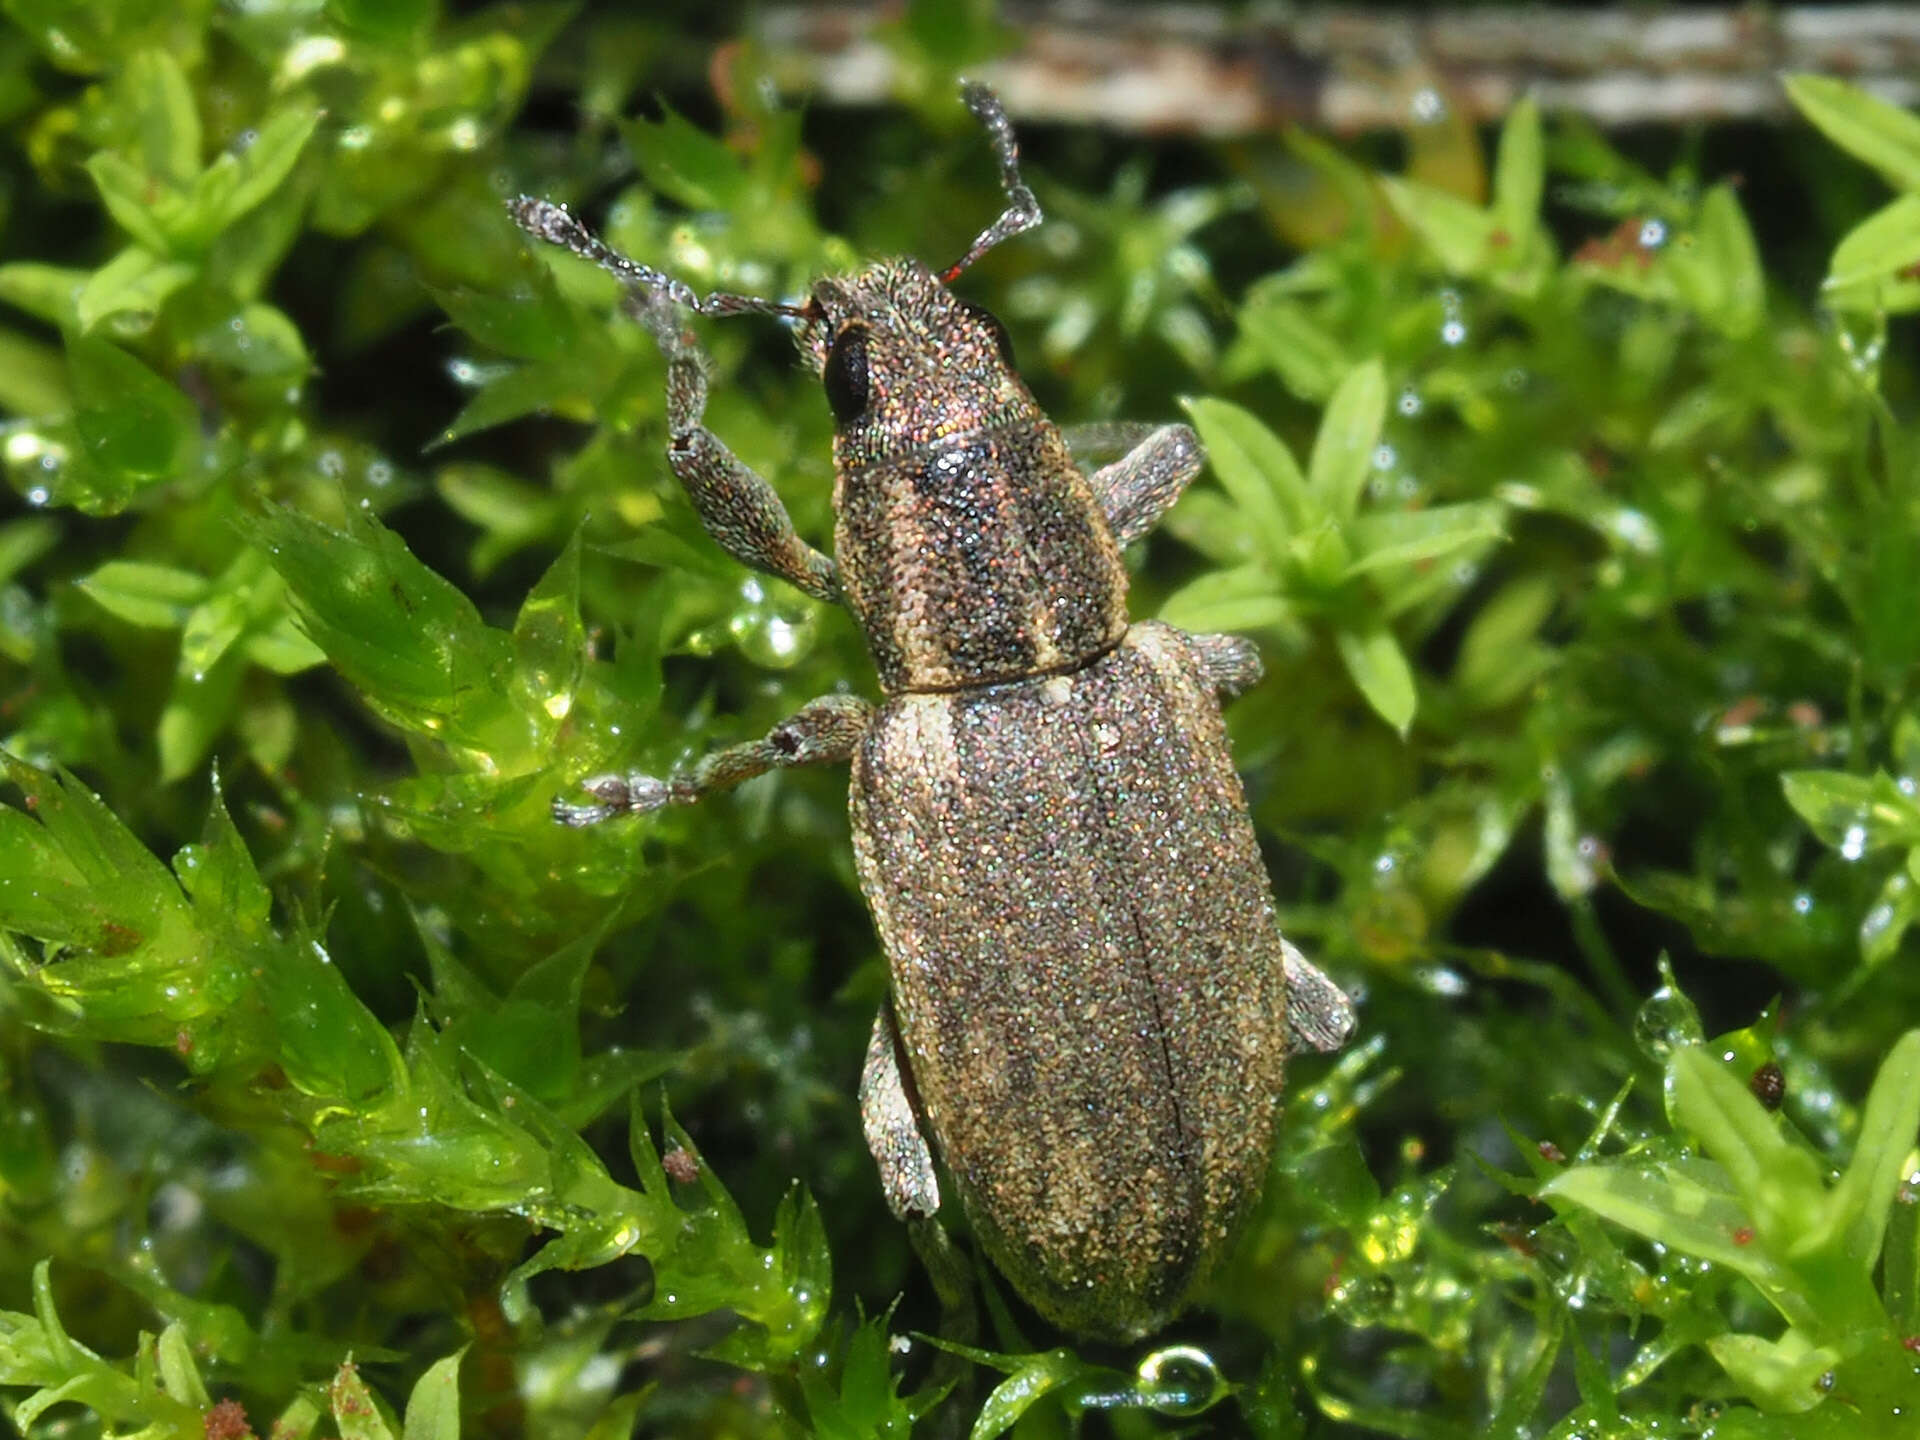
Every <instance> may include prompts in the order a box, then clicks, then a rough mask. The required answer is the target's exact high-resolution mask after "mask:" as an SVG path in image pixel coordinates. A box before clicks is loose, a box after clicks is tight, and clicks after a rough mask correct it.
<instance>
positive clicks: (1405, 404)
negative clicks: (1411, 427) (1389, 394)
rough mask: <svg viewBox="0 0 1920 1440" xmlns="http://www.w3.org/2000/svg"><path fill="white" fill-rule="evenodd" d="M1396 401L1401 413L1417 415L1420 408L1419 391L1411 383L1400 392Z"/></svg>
mask: <svg viewBox="0 0 1920 1440" xmlns="http://www.w3.org/2000/svg"><path fill="white" fill-rule="evenodd" d="M1396 403H1397V405H1398V408H1399V411H1400V413H1401V414H1402V415H1418V414H1419V413H1420V411H1421V408H1422V406H1421V400H1420V392H1419V391H1417V390H1415V389H1414V388H1413V387H1412V386H1411V385H1409V386H1407V387H1406V388H1405V389H1404V390H1402V391H1401V392H1400V399H1399V400H1398V401H1397V402H1396Z"/></svg>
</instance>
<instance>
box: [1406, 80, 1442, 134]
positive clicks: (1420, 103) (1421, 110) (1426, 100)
mask: <svg viewBox="0 0 1920 1440" xmlns="http://www.w3.org/2000/svg"><path fill="white" fill-rule="evenodd" d="M1407 108H1408V109H1409V110H1411V111H1412V112H1413V118H1414V120H1415V121H1416V122H1418V123H1419V124H1421V125H1437V124H1438V123H1439V122H1440V121H1442V120H1444V119H1446V118H1447V102H1446V101H1445V100H1443V99H1441V98H1440V92H1439V91H1438V90H1436V89H1434V88H1433V87H1432V86H1431V85H1423V86H1421V87H1420V88H1419V89H1418V90H1416V91H1414V92H1413V98H1412V100H1410V101H1409V102H1408V104H1407Z"/></svg>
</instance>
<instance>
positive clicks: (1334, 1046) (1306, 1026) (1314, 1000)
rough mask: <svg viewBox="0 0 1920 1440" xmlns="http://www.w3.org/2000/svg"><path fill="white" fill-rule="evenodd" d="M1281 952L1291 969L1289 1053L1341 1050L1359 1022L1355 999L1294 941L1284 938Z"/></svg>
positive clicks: (1288, 1009) (1288, 971)
mask: <svg viewBox="0 0 1920 1440" xmlns="http://www.w3.org/2000/svg"><path fill="white" fill-rule="evenodd" d="M1280 953H1281V954H1282V955H1283V956H1284V957H1285V965H1286V971H1287V1053H1288V1054H1290V1055H1297V1054H1299V1053H1300V1051H1302V1050H1318V1051H1319V1052H1321V1053H1322V1054H1323V1055H1324V1054H1328V1053H1331V1052H1332V1051H1335V1050H1338V1049H1339V1048H1340V1047H1341V1046H1342V1045H1345V1044H1346V1043H1347V1038H1348V1037H1349V1036H1350V1035H1352V1034H1353V1027H1354V1025H1355V1024H1357V1023H1358V1017H1356V1016H1355V1015H1354V1013H1353V1002H1352V1001H1351V1000H1349V999H1348V998H1347V994H1346V991H1344V990H1342V989H1341V988H1340V987H1339V986H1338V985H1336V984H1334V983H1333V981H1331V980H1329V979H1328V978H1327V977H1326V973H1325V972H1324V971H1322V970H1321V969H1319V968H1318V967H1317V966H1315V965H1314V964H1313V962H1312V961H1310V960H1308V959H1307V957H1306V956H1304V955H1302V954H1301V953H1300V952H1299V951H1298V950H1297V949H1295V948H1294V944H1293V942H1292V941H1291V940H1286V939H1282V940H1281V942H1280Z"/></svg>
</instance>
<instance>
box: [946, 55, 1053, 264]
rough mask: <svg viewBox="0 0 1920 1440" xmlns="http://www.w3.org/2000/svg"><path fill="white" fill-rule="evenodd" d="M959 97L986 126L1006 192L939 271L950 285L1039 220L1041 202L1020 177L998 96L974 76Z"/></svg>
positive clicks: (1010, 131)
mask: <svg viewBox="0 0 1920 1440" xmlns="http://www.w3.org/2000/svg"><path fill="white" fill-rule="evenodd" d="M960 97H961V99H963V100H965V101H966V102H967V109H969V110H971V111H972V112H973V114H974V118H975V119H977V120H978V121H979V122H980V123H981V124H982V125H984V126H986V127H987V138H988V139H989V140H991V141H992V142H993V153H994V155H995V156H997V157H998V158H999V161H1000V188H1001V189H1002V190H1004V191H1005V192H1006V195H1007V208H1006V209H1004V210H1002V211H1001V212H1000V218H999V219H998V220H995V221H994V222H993V224H991V225H989V226H988V227H987V228H986V229H984V230H982V231H981V232H980V235H979V238H977V239H976V240H975V241H974V242H973V245H972V247H971V248H970V249H969V250H968V251H967V253H966V254H964V255H962V256H961V257H960V258H959V259H958V260H956V261H954V262H953V264H952V265H950V266H949V267H948V268H947V270H946V272H945V273H944V274H943V275H941V277H940V282H941V283H942V284H943V285H951V284H952V283H953V282H954V281H955V280H957V279H958V278H959V277H960V275H961V274H962V272H964V271H965V270H966V268H967V267H968V266H969V265H971V264H973V262H974V261H976V260H978V259H979V258H980V257H981V256H982V255H984V254H986V253H987V251H989V250H991V249H992V248H993V247H994V246H996V245H998V244H999V243H1000V242H1001V241H1002V240H1011V239H1012V238H1013V237H1014V236H1016V235H1018V234H1020V233H1022V232H1023V231H1026V230H1031V229H1033V227H1034V226H1036V225H1038V224H1039V223H1040V202H1039V201H1038V200H1036V199H1034V198H1033V191H1031V190H1029V189H1028V188H1027V182H1026V181H1024V180H1022V179H1021V178H1020V142H1019V141H1018V140H1017V139H1015V138H1014V134H1013V125H1012V124H1011V123H1010V122H1009V121H1008V119H1007V112H1006V111H1005V109H1003V108H1002V107H1001V104H1000V97H999V96H998V95H996V94H994V93H993V91H991V90H989V89H988V88H987V87H986V86H985V85H982V84H979V83H978V82H977V81H973V80H967V81H963V82H962V83H961V86H960Z"/></svg>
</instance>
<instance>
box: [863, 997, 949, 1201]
mask: <svg viewBox="0 0 1920 1440" xmlns="http://www.w3.org/2000/svg"><path fill="white" fill-rule="evenodd" d="M900 1054H901V1052H900V1036H899V1034H898V1032H896V1031H895V1030H894V1028H893V1006H892V1004H891V1003H889V1004H886V1005H882V1006H881V1007H880V1013H879V1014H878V1015H876V1016H874V1017H873V1036H872V1038H871V1039H870V1040H869V1041H868V1042H867V1063H866V1064H865V1065H864V1066H863V1067H862V1068H861V1071H860V1124H861V1128H862V1129H864V1130H865V1131H866V1135H867V1149H869V1150H871V1151H872V1152H873V1161H874V1164H876V1165H878V1166H879V1167H880V1188H881V1189H882V1190H883V1191H885V1192H886V1196H887V1208H888V1209H889V1210H891V1211H893V1215H894V1218H895V1219H896V1220H906V1219H909V1218H920V1219H924V1218H926V1217H928V1216H931V1215H932V1214H934V1213H935V1212H936V1211H937V1210H939V1208H940V1181H939V1178H938V1177H937V1176H936V1175H935V1174H934V1170H933V1150H932V1148H931V1147H930V1146H929V1145H928V1144H927V1140H926V1136H925V1135H923V1134H922V1133H921V1130H920V1115H919V1111H918V1109H917V1107H916V1106H915V1105H914V1103H913V1097H912V1096H911V1095H910V1094H908V1092H907V1081H906V1076H905V1074H904V1073H903V1071H902V1069H901V1059H900Z"/></svg>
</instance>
